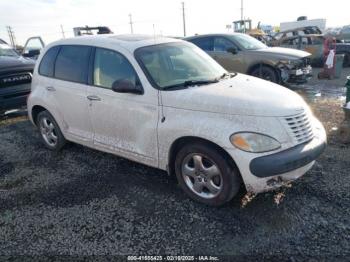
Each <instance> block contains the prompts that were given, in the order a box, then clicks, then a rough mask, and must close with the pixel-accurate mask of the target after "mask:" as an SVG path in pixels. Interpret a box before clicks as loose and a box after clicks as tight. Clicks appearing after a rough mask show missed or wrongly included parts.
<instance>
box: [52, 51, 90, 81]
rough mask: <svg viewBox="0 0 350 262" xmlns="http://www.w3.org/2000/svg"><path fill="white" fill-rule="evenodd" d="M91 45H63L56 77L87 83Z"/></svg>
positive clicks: (57, 64) (57, 60)
mask: <svg viewBox="0 0 350 262" xmlns="http://www.w3.org/2000/svg"><path fill="white" fill-rule="evenodd" d="M90 52H91V47H88V46H62V47H61V49H60V52H59V53H58V56H57V59H56V64H55V78H59V79H62V80H67V81H71V82H77V83H87V77H88V67H89V57H90Z"/></svg>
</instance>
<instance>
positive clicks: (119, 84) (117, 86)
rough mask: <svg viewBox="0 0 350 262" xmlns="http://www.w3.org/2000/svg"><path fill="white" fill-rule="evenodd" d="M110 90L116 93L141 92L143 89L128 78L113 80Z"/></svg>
mask: <svg viewBox="0 0 350 262" xmlns="http://www.w3.org/2000/svg"><path fill="white" fill-rule="evenodd" d="M112 90H113V91H114V92H117V93H130V94H138V95H142V94H143V90H142V89H141V88H140V87H138V86H136V85H135V84H134V83H133V82H131V81H130V80H128V79H120V80H117V81H115V82H114V83H113V84H112Z"/></svg>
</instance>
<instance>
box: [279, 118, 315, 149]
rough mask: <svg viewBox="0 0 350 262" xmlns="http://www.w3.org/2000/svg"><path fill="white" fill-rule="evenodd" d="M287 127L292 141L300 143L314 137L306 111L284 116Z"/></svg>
mask: <svg viewBox="0 0 350 262" xmlns="http://www.w3.org/2000/svg"><path fill="white" fill-rule="evenodd" d="M284 121H285V123H286V125H287V129H288V131H289V134H290V135H291V137H293V139H294V142H295V143H297V144H302V143H305V142H308V141H310V140H312V139H313V138H314V134H313V130H312V126H311V123H310V120H309V117H308V115H307V113H305V112H302V113H300V114H297V115H294V116H288V117H285V118H284Z"/></svg>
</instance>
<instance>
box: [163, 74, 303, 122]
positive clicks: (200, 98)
mask: <svg viewBox="0 0 350 262" xmlns="http://www.w3.org/2000/svg"><path fill="white" fill-rule="evenodd" d="M161 96H162V102H163V106H165V107H173V108H179V109H185V110H193V111H201V112H212V113H220V114H229V115H245V116H289V115H294V114H297V113H299V112H300V111H302V110H303V109H305V107H307V105H306V103H305V101H304V100H303V99H302V98H301V97H300V96H299V95H298V94H296V93H294V92H293V91H291V90H289V89H287V88H285V87H282V86H280V85H277V84H273V83H271V82H268V81H265V80H262V79H259V78H255V77H250V76H247V75H243V74H237V76H235V77H233V78H231V79H226V80H222V81H220V82H218V83H214V84H209V85H201V86H195V87H189V88H187V89H181V90H172V91H162V92H161Z"/></svg>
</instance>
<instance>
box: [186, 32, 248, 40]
mask: <svg viewBox="0 0 350 262" xmlns="http://www.w3.org/2000/svg"><path fill="white" fill-rule="evenodd" d="M233 35H244V34H241V33H220V34H205V35H194V36H189V37H185V38H184V39H185V40H191V39H196V38H201V37H209V36H224V37H225V36H233Z"/></svg>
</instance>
